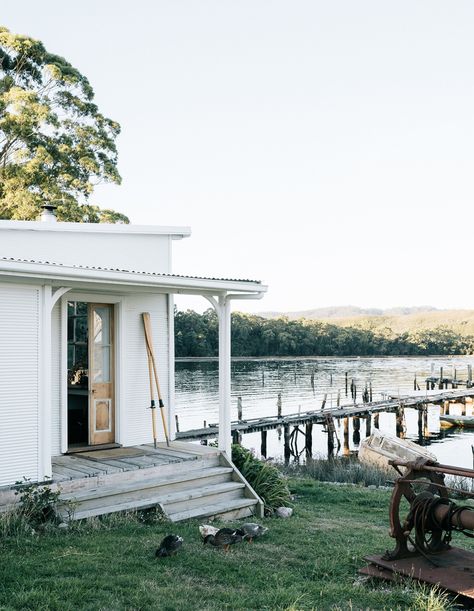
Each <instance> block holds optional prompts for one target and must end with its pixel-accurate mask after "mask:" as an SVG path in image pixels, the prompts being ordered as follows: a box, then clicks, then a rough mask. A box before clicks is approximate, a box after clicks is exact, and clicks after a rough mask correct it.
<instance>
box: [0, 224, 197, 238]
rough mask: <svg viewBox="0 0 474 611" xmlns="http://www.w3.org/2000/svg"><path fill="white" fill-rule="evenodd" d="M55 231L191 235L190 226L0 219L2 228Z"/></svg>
mask: <svg viewBox="0 0 474 611" xmlns="http://www.w3.org/2000/svg"><path fill="white" fill-rule="evenodd" d="M1 229H3V230H5V229H8V230H11V231H19V230H21V231H46V232H47V231H54V232H80V233H119V234H123V233H125V234H127V233H128V234H140V235H167V236H171V237H172V238H173V239H175V240H180V239H181V238H187V237H189V236H190V235H191V228H190V227H173V226H161V225H131V224H130V225H126V224H120V223H116V224H113V223H62V222H61V223H44V222H41V221H0V230H1Z"/></svg>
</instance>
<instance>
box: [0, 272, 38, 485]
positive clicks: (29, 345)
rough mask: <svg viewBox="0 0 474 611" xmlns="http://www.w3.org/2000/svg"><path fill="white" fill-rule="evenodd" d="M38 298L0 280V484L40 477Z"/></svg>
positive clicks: (31, 290)
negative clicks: (1, 282) (24, 478)
mask: <svg viewBox="0 0 474 611" xmlns="http://www.w3.org/2000/svg"><path fill="white" fill-rule="evenodd" d="M39 301H40V289H39V288H37V287H32V288H30V287H25V288H23V287H15V286H14V285H7V284H3V285H0V486H1V485H6V484H12V483H14V482H15V481H17V480H20V479H22V477H27V478H31V479H32V480H37V478H38V450H39V440H38V417H39V400H38V383H39V371H38V364H39V349H40V341H39Z"/></svg>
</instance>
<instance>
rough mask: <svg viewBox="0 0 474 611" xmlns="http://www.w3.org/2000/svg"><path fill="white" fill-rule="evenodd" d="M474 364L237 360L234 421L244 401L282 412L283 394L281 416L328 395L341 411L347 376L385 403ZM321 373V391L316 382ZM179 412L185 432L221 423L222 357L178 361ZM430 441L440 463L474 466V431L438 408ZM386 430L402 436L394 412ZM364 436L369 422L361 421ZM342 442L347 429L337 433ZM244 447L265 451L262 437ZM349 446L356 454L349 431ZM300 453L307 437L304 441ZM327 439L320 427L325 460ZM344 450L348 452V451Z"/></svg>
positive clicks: (412, 422)
mask: <svg viewBox="0 0 474 611" xmlns="http://www.w3.org/2000/svg"><path fill="white" fill-rule="evenodd" d="M468 364H470V365H473V364H474V358H473V357H463V356H456V357H429V358H425V357H410V358H408V357H387V358H358V357H353V358H340V357H315V358H305V359H255V360H254V359H252V360H247V359H233V360H232V420H237V398H238V397H239V396H240V397H242V404H243V418H244V419H245V418H256V417H259V416H267V415H275V414H276V411H277V397H278V393H281V396H282V413H283V414H289V413H295V412H298V410H299V409H301V411H306V410H312V409H319V408H320V407H321V403H322V401H323V397H324V395H325V394H326V393H327V403H326V405H327V407H329V406H330V405H333V406H335V405H336V401H337V393H338V391H340V392H341V403H342V405H344V404H345V403H350V402H351V398H350V394H349V397H348V398H346V397H345V372H348V374H349V383H350V380H351V379H354V382H355V384H356V386H357V400H358V401H361V394H362V392H363V390H364V387H365V385H366V384H369V383H370V382H371V383H372V388H373V399H374V400H376V399H380V398H381V395H382V393H384V392H391V393H393V392H400V394H407V393H409V392H411V391H413V381H414V378H415V374H416V376H417V379H418V383H419V385H420V388H421V389H424V387H425V385H424V379H425V378H426V377H427V376H429V375H430V374H431V371H432V367H434V371H435V374H436V375H439V368H440V367H443V373H444V376H445V377H451V376H452V372H453V370H454V368H456V370H457V375H458V378H459V379H465V378H466V375H467V365H468ZM312 375H314V389H313V387H312V385H311V379H312ZM176 413H177V414H178V417H179V426H180V430H181V431H184V430H186V429H192V428H201V427H202V425H203V421H204V420H206V422H207V423H208V424H209V423H215V422H217V421H218V363H217V361H216V360H197V361H196V360H192V361H191V360H188V361H186V360H179V361H178V362H177V363H176ZM417 415H418V414H417V412H416V411H415V410H410V409H407V410H406V424H407V438H409V439H413V440H414V441H417V440H418V425H417V422H418V420H417ZM428 429H429V437H428V438H426V439H425V445H429V446H430V451H432V452H433V453H434V454H435V455H436V456H437V457H438V459H439V460H440V461H441V462H444V463H448V464H455V465H458V466H463V467H472V464H473V458H472V450H471V445H472V444H474V429H471V430H460V429H455V430H454V429H448V430H443V431H440V427H439V408H432V409H430V411H429V414H428ZM380 430H381V432H383V433H388V434H390V435H395V415H394V414H381V415H380ZM360 432H361V436H362V437H363V436H364V432H365V424H364V422H361V431H360ZM338 435H339V438H340V439H341V441H342V437H343V434H342V429H338ZM242 443H243V445H244V446H245V447H248V448H253V449H254V450H255V452H256V454H257V455H259V454H260V433H250V434H248V435H244V436H243V440H242ZM350 444H351V445H350V449H351V450H357V447H358V446H357V444H355V443H354V441H353V439H352V430H351V431H350ZM299 445H300V446H301V447H300V449H303V446H304V443H303V438H302V437H300V441H299ZM267 447H268V452H267V454H268V456H272V457H274V458H281V457H282V456H283V439H282V437H281V434H280V435H279V433H278V431H277V430H273V431H268V440H267ZM326 448H327V436H326V434H325V433H324V432H323V431H322V427H321V426H317V425H315V426H314V427H313V453H314V454H321V455H324V454H325V452H326V451H327V450H326ZM341 451H342V450H341Z"/></svg>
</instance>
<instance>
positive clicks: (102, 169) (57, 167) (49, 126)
mask: <svg viewBox="0 0 474 611" xmlns="http://www.w3.org/2000/svg"><path fill="white" fill-rule="evenodd" d="M93 100H94V91H93V89H92V87H91V86H90V84H89V81H88V80H87V78H86V77H85V76H83V75H82V74H81V73H80V72H79V71H78V70H77V69H76V68H74V67H73V66H72V65H71V64H70V63H69V62H68V61H66V60H65V59H64V58H62V57H59V56H58V55H54V54H52V53H49V52H48V51H47V50H46V49H45V47H44V45H43V44H42V43H41V42H40V41H38V40H34V39H32V38H29V37H28V36H21V35H17V34H13V33H11V32H10V31H9V30H8V29H7V28H5V27H2V26H0V218H4V219H21V220H33V219H36V218H37V216H38V213H39V212H40V207H41V204H44V203H48V202H49V203H51V202H54V203H55V204H57V205H58V210H57V216H58V219H60V220H65V221H77V222H81V221H87V222H128V219H127V217H126V216H124V215H122V214H120V213H117V212H114V211H113V210H101V209H99V208H98V207H97V206H94V205H91V204H90V203H89V197H90V195H91V194H92V192H93V190H94V186H95V185H96V184H98V183H99V182H102V181H105V182H113V183H117V184H119V183H120V175H119V173H118V170H117V149H116V146H115V138H116V136H117V135H118V133H119V132H120V126H119V124H118V123H116V122H115V121H112V120H111V119H108V118H107V117H105V116H103V115H102V114H101V113H100V112H99V109H98V107H97V106H96V104H95V103H94V101H93Z"/></svg>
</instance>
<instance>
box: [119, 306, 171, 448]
mask: <svg viewBox="0 0 474 611" xmlns="http://www.w3.org/2000/svg"><path fill="white" fill-rule="evenodd" d="M142 312H149V313H150V318H151V324H152V331H153V345H154V348H155V359H156V364H157V367H158V376H159V381H160V388H161V394H162V397H163V401H164V404H165V416H166V417H167V416H168V410H169V409H170V405H169V392H168V388H169V385H168V381H169V370H168V363H169V354H168V350H169V334H168V329H169V327H168V301H167V296H166V295H133V296H127V297H125V298H124V301H123V330H122V342H123V343H122V350H123V353H122V354H123V357H122V358H123V360H122V368H123V369H122V371H123V386H122V388H123V401H122V404H121V419H120V442H121V443H122V444H123V445H127V446H128V445H137V444H141V443H151V442H152V441H153V435H152V426H151V411H150V409H148V408H149V406H150V386H149V377H148V360H147V353H146V344H145V335H144V331H143V320H142ZM155 400H156V404H157V406H158V397H157V396H156V394H155ZM156 422H157V432H158V440H159V441H164V440H165V436H164V433H163V424H162V421H161V414H160V410H159V408H158V407H157V410H156Z"/></svg>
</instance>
